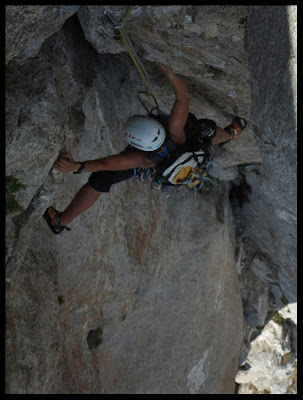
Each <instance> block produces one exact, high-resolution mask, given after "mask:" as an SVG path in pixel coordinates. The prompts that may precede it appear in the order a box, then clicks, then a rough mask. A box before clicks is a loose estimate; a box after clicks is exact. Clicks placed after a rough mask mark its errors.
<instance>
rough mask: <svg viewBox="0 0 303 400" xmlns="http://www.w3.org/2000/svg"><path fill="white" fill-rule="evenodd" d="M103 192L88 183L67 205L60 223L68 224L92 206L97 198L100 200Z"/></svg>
mask: <svg viewBox="0 0 303 400" xmlns="http://www.w3.org/2000/svg"><path fill="white" fill-rule="evenodd" d="M100 194H101V192H98V191H97V190H95V189H93V187H92V186H91V185H90V184H89V183H86V184H85V185H84V186H82V188H81V189H80V190H79V191H78V192H77V193H76V195H75V197H74V198H73V200H72V201H71V202H70V204H69V205H68V206H67V208H66V209H65V211H63V212H62V213H61V215H60V224H61V225H62V226H66V225H67V224H69V223H70V221H72V220H73V219H74V218H76V217H77V216H78V215H80V214H82V213H83V212H84V211H86V210H87V209H88V208H90V207H91V206H92V205H93V204H94V203H95V201H96V200H98V198H99V196H100Z"/></svg>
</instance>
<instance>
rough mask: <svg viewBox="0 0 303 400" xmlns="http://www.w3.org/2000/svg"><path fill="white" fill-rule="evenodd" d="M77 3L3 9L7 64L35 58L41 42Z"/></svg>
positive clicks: (74, 8) (68, 15)
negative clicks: (72, 4) (73, 4)
mask: <svg viewBox="0 0 303 400" xmlns="http://www.w3.org/2000/svg"><path fill="white" fill-rule="evenodd" d="M78 8H79V6H20V5H19V6H9V7H6V8H5V17H6V18H5V22H6V24H5V31H6V43H5V55H6V62H5V63H6V64H7V63H8V62H10V61H12V60H14V61H17V62H18V63H22V62H24V61H26V60H28V59H29V58H31V57H35V56H36V55H37V54H38V52H39V50H40V47H41V45H42V43H43V42H44V41H45V40H46V39H47V38H48V37H49V36H51V35H52V34H53V33H55V32H58V31H59V30H60V29H61V27H62V25H63V24H64V22H65V21H66V20H67V18H69V17H70V16H71V15H73V14H74V13H75V12H77V10H78Z"/></svg>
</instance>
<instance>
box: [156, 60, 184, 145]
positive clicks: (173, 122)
mask: <svg viewBox="0 0 303 400" xmlns="http://www.w3.org/2000/svg"><path fill="white" fill-rule="evenodd" d="M157 65H158V67H159V68H160V69H161V71H162V72H163V74H164V75H165V76H166V78H167V79H168V80H169V83H170V84H171V86H172V88H173V90H174V93H175V96H176V100H175V102H174V105H173V108H172V110H171V113H170V116H169V119H168V130H169V134H170V136H171V138H172V139H173V141H174V142H175V143H177V144H182V143H184V141H185V134H184V126H185V124H186V121H187V117H188V112H189V104H190V94H189V91H188V89H187V87H186V85H185V83H184V82H183V81H182V80H181V79H180V78H179V77H178V76H177V75H176V74H175V73H174V71H173V70H172V69H171V68H170V67H168V66H166V65H164V64H162V63H157Z"/></svg>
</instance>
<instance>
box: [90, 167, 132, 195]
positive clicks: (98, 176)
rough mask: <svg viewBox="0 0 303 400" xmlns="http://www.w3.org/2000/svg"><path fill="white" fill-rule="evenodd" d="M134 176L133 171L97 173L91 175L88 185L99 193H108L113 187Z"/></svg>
mask: <svg viewBox="0 0 303 400" xmlns="http://www.w3.org/2000/svg"><path fill="white" fill-rule="evenodd" d="M133 176H134V170H133V169H127V170H125V171H97V172H93V173H92V174H91V175H90V177H89V179H88V183H89V184H90V185H91V187H92V188H93V189H95V190H97V191H98V192H102V193H108V192H109V191H110V188H111V185H113V184H114V183H118V182H123V181H126V180H127V179H130V178H132V177H133Z"/></svg>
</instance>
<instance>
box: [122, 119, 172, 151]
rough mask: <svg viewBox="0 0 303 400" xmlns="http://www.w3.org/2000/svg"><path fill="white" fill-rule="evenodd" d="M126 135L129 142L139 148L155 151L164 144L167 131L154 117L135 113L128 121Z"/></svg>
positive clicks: (125, 126) (125, 128)
mask: <svg viewBox="0 0 303 400" xmlns="http://www.w3.org/2000/svg"><path fill="white" fill-rule="evenodd" d="M124 135H125V138H126V140H127V141H128V143H129V144H130V145H132V146H134V147H136V148H137V149H140V150H144V151H153V150H156V149H158V148H159V147H161V146H162V144H163V142H164V140H165V136H166V132H165V129H164V127H163V125H161V124H160V122H158V121H157V120H155V119H154V118H150V117H144V116H139V115H135V116H133V117H131V118H129V119H128V120H127V121H126V123H125V125H124Z"/></svg>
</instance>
